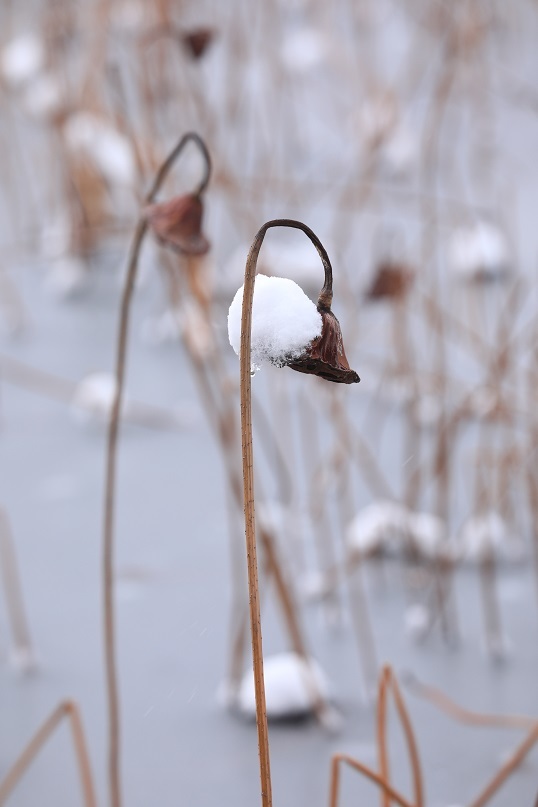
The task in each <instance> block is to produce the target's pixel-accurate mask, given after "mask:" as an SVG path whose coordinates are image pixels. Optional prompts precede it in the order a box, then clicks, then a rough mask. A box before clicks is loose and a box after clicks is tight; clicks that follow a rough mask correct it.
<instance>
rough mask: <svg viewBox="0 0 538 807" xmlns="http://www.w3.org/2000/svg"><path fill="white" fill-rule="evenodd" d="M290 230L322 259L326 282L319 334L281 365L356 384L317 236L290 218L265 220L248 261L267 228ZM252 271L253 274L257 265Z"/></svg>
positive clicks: (254, 257)
mask: <svg viewBox="0 0 538 807" xmlns="http://www.w3.org/2000/svg"><path fill="white" fill-rule="evenodd" d="M279 226H280V227H293V228H294V229H297V230H302V232H303V233H305V235H307V236H308V238H309V239H310V241H311V242H312V243H313V245H314V246H315V248H316V250H317V252H318V255H319V256H320V258H321V262H322V264H323V268H324V270H325V283H324V284H323V288H322V289H321V291H320V293H319V297H318V303H317V309H318V312H319V313H320V315H321V319H322V328H321V335H320V336H318V337H316V339H314V340H313V341H312V342H311V343H310V344H309V345H307V347H306V348H305V350H304V352H303V353H302V354H301V355H300V356H299V357H298V358H294V359H291V360H289V361H286V362H285V363H284V366H286V367H290V368H291V369H292V370H297V371H298V372H299V373H309V374H311V375H317V376H319V377H320V378H324V379H325V380H326V381H334V382H336V383H337V384H357V383H358V382H359V381H360V378H359V376H358V374H357V373H356V372H355V371H354V370H352V369H351V368H350V366H349V362H348V360H347V357H346V352H345V350H344V342H343V339H342V331H341V328H340V323H339V322H338V320H337V318H336V317H335V315H334V314H333V312H332V311H331V303H332V299H333V271H332V266H331V262H330V260H329V256H328V255H327V252H326V250H325V247H324V246H323V244H322V243H321V241H320V240H319V238H318V237H317V235H316V234H315V233H314V232H313V231H312V230H311V229H310V227H307V226H306V224H303V223H302V222H300V221H294V220H293V219H275V220H273V221H268V222H267V223H266V224H264V226H263V227H262V228H261V229H260V230H259V232H258V234H257V235H256V238H255V239H254V243H253V245H252V247H251V249H250V253H249V257H248V261H249V262H252V261H253V260H254V262H255V261H257V258H258V254H259V251H260V248H261V245H262V242H263V239H264V237H265V233H266V232H267V230H268V229H269V228H270V227H279ZM252 271H253V272H254V273H255V272H256V266H255V263H254V268H253V269H252Z"/></svg>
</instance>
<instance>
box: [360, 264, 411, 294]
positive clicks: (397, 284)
mask: <svg viewBox="0 0 538 807" xmlns="http://www.w3.org/2000/svg"><path fill="white" fill-rule="evenodd" d="M413 277H414V273H413V271H412V270H411V269H409V267H407V266H405V265H404V264H403V263H398V262H393V261H383V262H382V263H380V264H379V266H378V268H377V272H376V274H375V277H374V279H373V280H372V283H371V285H370V288H369V289H368V291H367V292H366V294H365V297H366V299H367V300H370V301H374V300H387V299H391V300H401V299H403V297H405V295H406V294H407V292H408V291H409V288H410V286H411V283H412V282H413Z"/></svg>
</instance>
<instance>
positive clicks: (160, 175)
mask: <svg viewBox="0 0 538 807" xmlns="http://www.w3.org/2000/svg"><path fill="white" fill-rule="evenodd" d="M190 142H192V143H196V145H197V146H198V148H199V149H200V151H201V153H202V157H203V158H204V175H203V177H202V179H201V180H200V184H199V185H198V188H197V189H196V190H195V191H194V193H195V195H196V196H200V194H201V193H203V192H204V191H205V189H206V188H207V186H208V185H209V180H210V179H211V170H212V163H211V156H210V154H209V150H208V148H207V146H206V144H205V143H204V141H203V140H202V138H201V137H200V135H199V134H197V133H196V132H186V133H185V134H184V135H183V137H182V138H181V140H180V141H179V143H178V144H177V146H176V147H175V148H174V149H173V151H171V152H170V154H169V155H168V157H167V158H166V160H165V161H164V162H163V164H162V165H161V167H160V168H159V170H158V171H157V174H156V176H155V180H154V181H153V185H152V187H151V190H150V191H149V193H148V195H147V196H146V204H150V203H151V202H153V201H154V199H155V197H156V195H157V193H158V192H159V188H160V187H161V185H162V183H163V182H164V180H165V179H166V177H167V175H168V172H169V171H170V169H171V168H172V166H173V164H174V163H175V161H176V160H177V158H178V157H179V155H180V154H181V152H182V151H183V149H184V148H185V146H186V145H187V143H190Z"/></svg>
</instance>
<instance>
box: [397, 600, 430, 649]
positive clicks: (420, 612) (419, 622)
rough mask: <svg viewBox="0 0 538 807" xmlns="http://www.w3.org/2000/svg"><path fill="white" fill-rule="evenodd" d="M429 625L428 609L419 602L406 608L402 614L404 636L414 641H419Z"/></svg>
mask: <svg viewBox="0 0 538 807" xmlns="http://www.w3.org/2000/svg"><path fill="white" fill-rule="evenodd" d="M430 625H431V614H430V611H429V610H428V608H426V606H425V605H423V604H422V603H420V602H416V603H413V605H410V606H408V607H407V608H406V609H405V613H404V629H405V632H406V634H407V635H408V636H409V637H410V638H411V639H413V640H414V641H417V642H419V641H421V639H423V638H424V636H425V635H426V632H427V630H428V628H429V627H430Z"/></svg>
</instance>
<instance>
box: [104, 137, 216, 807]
mask: <svg viewBox="0 0 538 807" xmlns="http://www.w3.org/2000/svg"><path fill="white" fill-rule="evenodd" d="M190 141H193V142H195V143H196V144H197V145H198V146H199V148H200V150H201V152H202V154H203V155H204V158H205V172H204V176H203V177H202V180H201V182H200V184H199V186H198V190H197V193H198V194H201V193H202V192H203V191H204V190H205V188H206V187H207V184H208V182H209V178H210V176H211V159H210V157H209V152H208V150H207V147H206V145H205V143H204V141H203V140H202V139H201V137H199V135H197V134H196V133H195V132H187V134H184V135H183V137H182V138H181V139H180V141H179V142H178V144H177V145H176V147H175V148H174V149H173V150H172V151H171V152H170V155H169V156H168V157H167V158H166V160H165V161H164V163H163V164H162V165H161V167H160V168H159V170H158V171H157V174H156V176H155V179H154V181H153V184H152V186H151V188H150V190H149V193H148V194H147V196H146V200H145V201H146V203H147V204H150V203H151V202H153V201H154V199H155V196H156V195H157V193H158V192H159V189H160V187H161V185H162V183H163V182H164V180H165V179H166V177H167V175H168V173H169V171H170V169H171V168H172V166H173V165H174V163H175V161H176V160H177V158H178V157H179V155H180V154H181V152H182V151H183V149H184V148H185V146H186V145H187V143H189V142H190ZM147 229H148V224H147V221H146V219H145V218H144V216H143V215H142V216H140V218H139V220H138V224H137V226H136V229H135V233H134V236H133V241H132V243H131V248H130V252H129V260H128V265H127V274H126V278H125V284H124V287H123V292H122V297H121V304H120V318H119V326H118V338H117V347H116V370H115V377H116V389H115V396H114V401H113V403H112V407H111V411H110V420H109V423H108V433H107V448H106V477H105V508H104V511H105V512H104V525H103V556H102V564H103V597H104V639H105V668H106V689H107V702H108V732H109V735H108V737H109V739H108V743H109V748H108V775H109V784H110V804H111V807H121V802H122V799H121V782H120V736H119V735H120V718H119V701H118V683H117V669H116V650H115V619H114V596H113V594H114V571H113V557H114V509H115V497H116V456H117V447H118V430H119V421H120V412H121V405H122V399H123V386H124V376H125V358H126V353H127V337H128V331H129V313H130V307H131V298H132V295H133V290H134V285H135V280H136V273H137V269H138V257H139V255H140V249H141V247H142V243H143V240H144V236H145V234H146V231H147Z"/></svg>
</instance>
